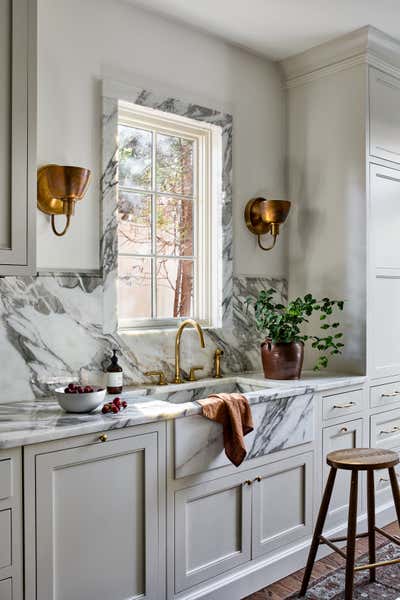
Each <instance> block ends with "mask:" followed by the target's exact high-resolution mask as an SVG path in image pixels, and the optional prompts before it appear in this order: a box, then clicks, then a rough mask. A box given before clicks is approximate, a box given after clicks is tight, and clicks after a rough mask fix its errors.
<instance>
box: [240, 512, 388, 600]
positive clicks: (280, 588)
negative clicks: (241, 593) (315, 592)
mask: <svg viewBox="0 0 400 600" xmlns="http://www.w3.org/2000/svg"><path fill="white" fill-rule="evenodd" d="M384 529H385V530H386V531H387V532H388V533H391V534H392V535H399V526H398V524H397V523H391V524H390V525H388V526H387V527H385V528H384ZM387 542H388V540H386V539H385V538H383V537H382V536H380V535H379V534H377V546H382V545H383V544H385V543H387ZM366 552H368V540H367V539H366V538H363V539H361V540H359V541H358V542H357V556H360V555H361V554H365V553H366ZM344 562H345V561H344V560H343V558H341V557H340V556H339V555H338V554H336V552H334V553H333V554H330V555H329V556H326V557H325V558H323V559H322V560H319V561H318V562H316V563H315V565H314V569H313V573H312V576H311V582H312V581H313V580H314V579H319V578H320V577H323V576H324V575H327V574H328V573H330V572H331V571H334V570H335V569H337V568H338V567H342V566H343V565H344ZM303 572H304V569H301V570H300V571H297V572H296V573H293V574H292V575H289V576H288V577H285V578H284V579H281V580H280V581H277V582H276V583H273V584H272V585H270V586H268V587H267V588H264V589H263V590H260V591H259V592H256V593H255V594H251V596H247V598H246V599H244V600H284V599H285V598H287V597H288V596H291V595H292V594H294V593H296V592H298V591H299V589H300V587H301V582H302V579H303ZM311 582H310V585H311ZM321 600H323V599H321Z"/></svg>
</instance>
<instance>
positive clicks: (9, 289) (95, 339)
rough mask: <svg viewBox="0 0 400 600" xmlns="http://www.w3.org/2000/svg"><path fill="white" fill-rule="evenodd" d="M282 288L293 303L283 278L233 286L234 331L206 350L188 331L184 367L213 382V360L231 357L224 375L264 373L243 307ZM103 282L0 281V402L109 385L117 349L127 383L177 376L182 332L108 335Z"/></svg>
mask: <svg viewBox="0 0 400 600" xmlns="http://www.w3.org/2000/svg"><path fill="white" fill-rule="evenodd" d="M268 287H273V288H275V289H276V290H277V291H278V292H279V294H280V295H281V297H282V299H283V300H284V299H286V297H287V282H286V280H284V279H269V278H267V277H246V276H238V277H234V279H233V303H232V305H233V316H232V325H231V326H224V328H223V329H207V330H206V331H205V337H206V348H205V349H201V348H200V347H199V344H198V339H197V335H196V333H195V332H194V331H193V330H190V329H187V330H186V331H185V333H184V336H183V338H182V340H183V343H182V366H183V369H184V370H185V369H187V370H188V369H189V367H190V366H192V365H203V366H204V371H203V372H200V373H199V377H202V376H206V375H209V374H210V373H211V372H212V367H213V353H214V350H215V348H216V347H217V346H218V347H220V348H222V349H223V350H224V356H223V361H222V367H223V371H224V372H225V373H233V372H243V371H254V370H260V367H261V363H260V353H259V340H260V335H259V334H258V333H257V331H256V330H255V327H254V324H253V319H252V317H251V315H248V316H247V315H246V314H245V305H244V301H245V299H246V298H247V297H248V296H254V295H256V294H257V293H258V291H259V290H260V289H265V288H268ZM103 322H104V319H103V282H102V278H101V277H100V276H93V275H81V274H48V275H47V274H43V275H39V276H37V277H5V278H4V279H1V280H0V340H1V343H0V360H1V364H2V365H3V367H2V369H1V370H0V389H1V392H2V393H1V394H0V402H10V401H19V400H28V399H32V398H34V397H40V396H43V395H46V394H48V393H49V391H50V390H51V389H53V388H54V387H55V386H56V385H57V384H60V385H63V384H64V383H66V382H68V381H71V380H76V379H78V378H79V379H80V380H81V381H83V382H90V383H102V382H103V380H104V374H103V363H104V359H105V356H106V355H109V354H110V352H111V349H112V348H114V347H118V348H120V350H121V357H120V362H121V366H122V367H123V369H124V378H125V384H139V383H143V382H145V381H148V380H147V378H146V377H145V376H144V375H143V373H144V372H145V371H148V370H154V369H156V370H160V369H162V370H164V371H165V373H166V374H167V377H168V378H171V375H172V373H173V363H174V339H175V331H170V330H169V331H168V330H165V331H154V332H142V333H139V332H134V333H123V334H115V335H110V334H105V333H104V327H103Z"/></svg>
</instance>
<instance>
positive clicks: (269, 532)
mask: <svg viewBox="0 0 400 600" xmlns="http://www.w3.org/2000/svg"><path fill="white" fill-rule="evenodd" d="M252 482H253V483H252V491H253V512H252V530H253V535H252V558H253V559H254V558H258V557H259V556H261V555H263V554H267V553H269V552H273V551H274V550H277V549H278V548H279V549H283V548H284V547H285V546H288V545H290V544H292V543H294V542H296V541H298V540H299V539H301V538H303V537H304V538H305V537H308V536H309V535H311V533H312V514H313V453H312V452H308V453H305V454H299V455H298V456H293V457H291V458H288V459H286V460H281V461H278V462H276V463H272V464H270V465H267V466H265V467H261V468H260V469H259V470H255V471H254V472H252Z"/></svg>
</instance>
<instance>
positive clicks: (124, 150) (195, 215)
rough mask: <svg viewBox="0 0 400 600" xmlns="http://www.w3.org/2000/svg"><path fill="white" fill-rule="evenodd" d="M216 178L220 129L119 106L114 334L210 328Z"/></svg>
mask: <svg viewBox="0 0 400 600" xmlns="http://www.w3.org/2000/svg"><path fill="white" fill-rule="evenodd" d="M220 172H221V129H220V128H219V127H216V126H214V125H209V124H207V123H200V122H198V121H195V120H193V119H188V118H186V117H180V116H176V115H169V114H166V113H163V112H161V111H156V110H153V109H148V108H143V107H140V106H137V105H133V104H128V103H125V102H124V103H122V102H120V106H119V119H118V213H117V223H118V315H119V326H120V327H121V328H132V327H141V328H143V327H145V328H148V327H166V326H169V325H171V326H173V325H174V324H175V323H176V321H177V320H179V319H182V318H184V317H192V318H195V319H198V320H199V321H200V322H202V323H203V325H211V324H216V323H215V320H216V304H218V302H219V299H218V295H217V289H218V287H219V286H218V285H217V281H218V277H219V271H220V269H219V259H218V256H219V255H220V250H219V248H218V244H219V239H220V237H221V232H220V231H219V226H218V223H219V222H220V217H219V215H220V206H219V205H220V190H221V176H220Z"/></svg>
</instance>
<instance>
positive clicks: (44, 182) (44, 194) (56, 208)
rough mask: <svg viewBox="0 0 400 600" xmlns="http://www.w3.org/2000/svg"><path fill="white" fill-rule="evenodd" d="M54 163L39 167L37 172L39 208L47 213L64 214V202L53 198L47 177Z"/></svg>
mask: <svg viewBox="0 0 400 600" xmlns="http://www.w3.org/2000/svg"><path fill="white" fill-rule="evenodd" d="M52 166H53V165H45V166H44V167H40V169H38V174H37V204H38V208H39V209H40V210H41V211H42V212H44V213H46V214H47V215H62V214H63V213H64V202H63V201H62V200H60V199H58V198H53V196H52V194H51V192H50V189H49V184H48V179H47V177H46V172H47V170H48V169H49V168H50V167H52Z"/></svg>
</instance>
